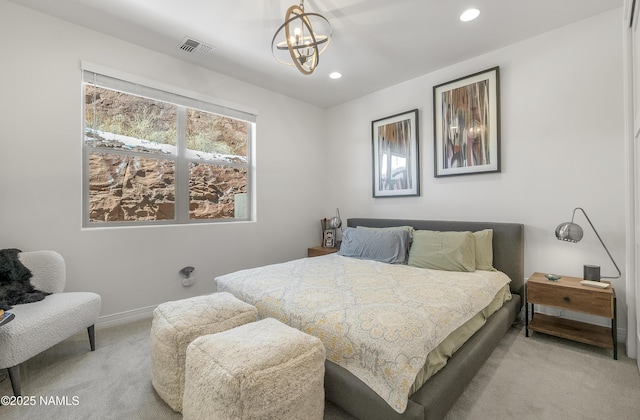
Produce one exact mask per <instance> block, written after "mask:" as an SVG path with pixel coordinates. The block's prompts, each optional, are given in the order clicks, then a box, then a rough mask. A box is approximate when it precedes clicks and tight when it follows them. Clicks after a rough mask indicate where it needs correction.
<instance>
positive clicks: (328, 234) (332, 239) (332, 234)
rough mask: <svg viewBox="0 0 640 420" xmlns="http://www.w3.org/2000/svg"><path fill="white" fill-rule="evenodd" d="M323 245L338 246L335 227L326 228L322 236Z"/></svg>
mask: <svg viewBox="0 0 640 420" xmlns="http://www.w3.org/2000/svg"><path fill="white" fill-rule="evenodd" d="M322 246H323V247H325V248H333V247H334V246H336V230H335V229H325V231H324V235H323V238H322Z"/></svg>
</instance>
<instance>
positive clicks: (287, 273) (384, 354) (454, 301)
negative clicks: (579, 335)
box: [216, 254, 510, 413]
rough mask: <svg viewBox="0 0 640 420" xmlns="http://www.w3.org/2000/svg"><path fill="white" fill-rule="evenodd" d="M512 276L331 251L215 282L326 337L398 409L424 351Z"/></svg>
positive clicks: (262, 313) (338, 357)
mask: <svg viewBox="0 0 640 420" xmlns="http://www.w3.org/2000/svg"><path fill="white" fill-rule="evenodd" d="M509 281H510V280H509V277H508V276H507V275H505V274H504V273H501V272H499V271H476V272H473V273H461V272H451V271H436V270H428V269H423V268H416V267H411V266H407V265H391V264H385V263H379V262H375V261H368V260H358V259H353V258H348V257H342V256H339V255H337V254H331V255H326V256H321V257H315V258H304V259H300V260H294V261H289V262H286V263H282V264H274V265H269V266H265V267H259V268H253V269H248V270H242V271H238V272H235V273H231V274H227V275H224V276H220V277H217V278H216V283H217V287H218V291H221V292H230V293H232V294H233V295H235V296H236V297H238V298H239V299H241V300H243V301H245V302H248V303H250V304H252V305H254V306H256V307H257V308H258V316H259V317H260V318H267V317H272V318H276V319H278V320H280V321H282V322H284V323H286V324H288V325H290V326H292V327H295V328H297V329H299V330H301V331H304V332H306V333H308V334H311V335H313V336H316V337H318V338H320V340H322V342H323V344H324V346H325V348H326V350H327V359H328V360H331V361H332V362H334V363H336V364H338V365H340V366H342V367H344V368H345V369H347V370H348V371H350V372H351V373H352V374H354V375H355V376H357V377H358V378H360V380H362V381H363V382H364V383H366V384H367V385H368V386H369V387H371V389H373V390H374V391H375V392H376V393H377V394H378V395H380V396H381V397H382V398H383V399H384V400H385V401H387V403H389V405H390V406H391V407H393V408H394V409H395V410H396V411H397V412H399V413H402V412H404V410H405V409H406V406H407V400H408V397H409V395H408V393H409V389H410V388H411V385H412V384H413V382H414V379H415V377H416V374H417V372H418V371H419V370H420V369H421V368H422V366H423V365H424V363H425V360H426V356H427V354H428V353H429V352H430V351H431V350H432V349H434V348H435V347H436V346H437V345H438V344H439V343H440V342H441V341H442V340H444V339H445V338H446V337H447V336H448V335H449V334H450V333H451V332H453V331H454V330H455V329H457V328H458V327H459V326H461V325H462V324H464V323H465V322H466V321H468V320H469V319H471V318H472V317H473V316H474V315H476V314H477V313H478V312H480V311H481V310H482V309H484V308H485V307H486V306H487V305H489V303H490V302H491V301H492V299H493V298H494V296H495V295H496V294H497V293H498V291H499V290H500V289H501V288H502V287H503V286H504V285H505V284H507V283H509Z"/></svg>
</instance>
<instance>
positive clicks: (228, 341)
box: [183, 318, 325, 420]
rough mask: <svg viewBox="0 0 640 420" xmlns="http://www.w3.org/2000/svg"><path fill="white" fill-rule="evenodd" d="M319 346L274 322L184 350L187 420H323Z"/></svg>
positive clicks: (204, 340) (202, 339)
mask: <svg viewBox="0 0 640 420" xmlns="http://www.w3.org/2000/svg"><path fill="white" fill-rule="evenodd" d="M324 361H325V348H324V346H323V345H322V342H321V341H320V340H319V339H318V338H316V337H312V336H310V335H308V334H305V333H303V332H301V331H298V330H296V329H295V328H291V327H289V326H287V325H284V324H283V323H281V322H280V321H277V320H275V319H273V318H266V319H263V320H261V321H258V322H253V323H251V324H246V325H243V326H240V327H237V328H234V329H232V330H229V331H225V332H221V333H218V334H212V335H207V336H203V337H200V338H197V339H195V340H194V341H193V342H192V343H191V344H190V345H189V347H188V348H187V366H186V372H185V376H186V378H185V388H184V399H183V415H184V417H183V418H184V419H185V420H192V419H202V420H204V419H216V420H249V419H252V420H258V419H260V420H300V419H305V420H314V419H316V420H322V418H323V416H324Z"/></svg>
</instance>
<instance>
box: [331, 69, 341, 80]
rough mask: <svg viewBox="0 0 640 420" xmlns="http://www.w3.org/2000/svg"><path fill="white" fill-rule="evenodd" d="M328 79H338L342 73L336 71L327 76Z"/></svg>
mask: <svg viewBox="0 0 640 420" xmlns="http://www.w3.org/2000/svg"><path fill="white" fill-rule="evenodd" d="M329 77H330V78H332V79H339V78H341V77H342V73H340V72H338V71H334V72H333V73H331V74H330V75H329Z"/></svg>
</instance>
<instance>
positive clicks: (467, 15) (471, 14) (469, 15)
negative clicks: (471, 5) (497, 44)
mask: <svg viewBox="0 0 640 420" xmlns="http://www.w3.org/2000/svg"><path fill="white" fill-rule="evenodd" d="M478 15H480V10H478V9H467V10H465V11H464V12H463V13H462V14H461V15H460V20H461V21H463V22H469V21H471V20H473V19H475V18H477V17H478Z"/></svg>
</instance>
